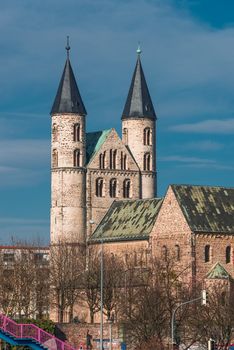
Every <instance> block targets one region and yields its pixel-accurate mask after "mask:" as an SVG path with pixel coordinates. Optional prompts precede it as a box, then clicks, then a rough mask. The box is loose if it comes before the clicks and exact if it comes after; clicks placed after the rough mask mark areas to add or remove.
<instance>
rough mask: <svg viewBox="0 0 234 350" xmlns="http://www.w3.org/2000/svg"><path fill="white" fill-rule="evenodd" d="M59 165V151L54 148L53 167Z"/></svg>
mask: <svg viewBox="0 0 234 350" xmlns="http://www.w3.org/2000/svg"><path fill="white" fill-rule="evenodd" d="M57 166H58V151H57V150H56V149H53V152H52V167H53V168H54V167H57Z"/></svg>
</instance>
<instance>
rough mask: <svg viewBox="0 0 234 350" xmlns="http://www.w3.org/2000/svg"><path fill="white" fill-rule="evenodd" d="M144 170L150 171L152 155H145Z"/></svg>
mask: <svg viewBox="0 0 234 350" xmlns="http://www.w3.org/2000/svg"><path fill="white" fill-rule="evenodd" d="M143 168H144V170H146V171H149V170H150V153H145V154H144V164H143Z"/></svg>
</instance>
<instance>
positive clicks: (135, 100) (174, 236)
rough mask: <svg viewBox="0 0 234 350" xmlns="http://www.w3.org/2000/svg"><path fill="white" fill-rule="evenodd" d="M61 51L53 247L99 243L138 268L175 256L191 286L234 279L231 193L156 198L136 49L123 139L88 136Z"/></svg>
mask: <svg viewBox="0 0 234 350" xmlns="http://www.w3.org/2000/svg"><path fill="white" fill-rule="evenodd" d="M66 50H67V59H66V63H65V67H64V71H63V74H62V78H61V81H60V84H59V87H58V91H57V94H56V97H55V100H54V104H53V107H52V110H51V118H52V123H51V130H52V143H51V158H52V167H51V195H52V199H51V243H52V244H55V243H58V242H60V241H65V242H69V243H78V244H81V245H84V246H85V247H87V246H88V247H89V249H93V248H94V249H95V248H96V247H97V246H98V245H99V244H100V243H103V245H104V249H105V251H108V252H110V253H112V254H121V255H122V256H123V257H124V258H125V260H126V261H127V259H128V258H129V255H130V254H131V255H133V256H134V260H135V262H136V264H139V263H140V264H143V263H144V264H147V261H149V259H150V256H157V257H159V258H160V259H165V258H166V257H167V256H169V255H170V256H172V255H173V256H174V258H175V261H176V265H177V266H179V267H180V268H181V270H183V271H185V272H184V275H185V280H186V281H188V282H189V283H193V282H194V281H195V280H199V281H202V280H204V279H205V278H208V277H209V278H211V276H214V275H215V276H216V277H217V276H218V275H220V276H223V275H225V274H224V273H221V274H220V271H221V272H222V271H226V272H225V273H226V275H227V276H231V278H234V251H233V249H234V188H225V187H211V186H193V185H170V186H169V187H168V190H167V192H166V194H165V197H164V198H157V168H156V113H155V110H154V106H153V103H152V100H151V97H150V93H149V90H148V87H147V83H146V79H145V76H144V72H143V68H142V64H141V50H140V48H138V50H137V61H136V66H135V69H134V73H133V76H132V81H131V84H130V88H129V92H128V95H127V98H126V103H125V106H124V108H123V114H122V118H121V121H122V135H121V137H119V135H118V134H117V132H116V130H115V129H109V130H101V131H96V132H91V133H89V132H87V131H86V118H87V112H86V108H85V106H84V103H83V100H82V98H81V94H80V92H79V89H78V86H77V83H76V79H75V76H74V73H73V70H72V67H71V62H70V57H69V51H70V47H69V44H68V45H67V47H66ZM214 271H215V272H214ZM217 271H218V272H219V273H218V274H217ZM226 275H225V276H226Z"/></svg>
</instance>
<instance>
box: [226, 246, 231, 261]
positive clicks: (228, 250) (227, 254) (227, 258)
mask: <svg viewBox="0 0 234 350" xmlns="http://www.w3.org/2000/svg"><path fill="white" fill-rule="evenodd" d="M230 262H231V247H230V245H229V246H227V247H226V264H229V263H230Z"/></svg>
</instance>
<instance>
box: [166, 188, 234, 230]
mask: <svg viewBox="0 0 234 350" xmlns="http://www.w3.org/2000/svg"><path fill="white" fill-rule="evenodd" d="M171 187H172V190H173V191H174V193H175V196H176V198H177V201H178V203H179V204H180V207H181V210H182V212H183V214H184V216H185V218H186V220H187V222H188V224H189V226H190V228H191V230H192V231H193V232H211V233H212V232H213V233H215V232H217V233H225V234H230V233H234V188H225V187H210V186H188V185H171Z"/></svg>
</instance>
